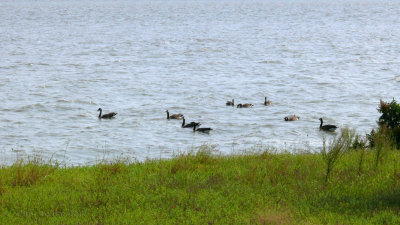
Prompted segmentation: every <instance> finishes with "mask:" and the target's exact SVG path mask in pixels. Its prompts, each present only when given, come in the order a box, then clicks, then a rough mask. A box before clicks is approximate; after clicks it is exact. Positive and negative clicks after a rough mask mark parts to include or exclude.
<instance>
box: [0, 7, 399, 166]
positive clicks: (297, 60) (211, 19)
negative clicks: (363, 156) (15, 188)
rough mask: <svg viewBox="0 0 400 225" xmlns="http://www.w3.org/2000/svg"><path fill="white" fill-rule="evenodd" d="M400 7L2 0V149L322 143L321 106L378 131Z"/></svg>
mask: <svg viewBox="0 0 400 225" xmlns="http://www.w3.org/2000/svg"><path fill="white" fill-rule="evenodd" d="M398 15H400V2H398V1H368V0H359V1H358V0H352V1H334V2H332V1H316V0H315V1H314V0H298V1H297V0H293V1H290V0H284V1H272V0H271V1H258V0H255V1H234V0H223V1H208V0H205V1H191V0H188V1H175V0H172V1H151V0H150V1H144V0H139V1H119V0H117V1H88V0H81V1H63V0H57V1H45V0H37V1H1V2H0V49H1V51H0V102H1V103H0V139H1V141H0V143H1V144H0V152H1V155H2V156H1V158H0V160H2V163H3V162H5V163H7V162H9V161H10V160H12V159H13V158H15V157H16V155H17V154H19V153H21V152H22V153H28V154H29V153H33V152H41V153H42V154H44V155H47V156H49V157H52V158H55V159H61V160H66V161H67V162H68V163H72V164H80V163H91V162H93V161H94V160H96V159H99V158H101V157H104V156H105V155H129V156H133V157H136V158H137V159H139V160H143V159H145V158H158V157H170V156H171V155H172V154H174V153H176V152H179V151H187V150H190V149H192V148H194V147H197V146H201V145H203V144H210V145H215V146H216V149H218V150H219V151H221V152H222V153H225V154H228V153H238V152H241V151H243V150H244V149H249V148H260V146H275V147H278V148H280V149H289V150H317V149H318V148H320V147H321V143H322V141H321V140H322V136H323V134H322V133H321V132H320V131H319V129H318V126H319V121H318V118H320V117H323V118H324V119H325V121H326V122H327V123H331V124H336V125H338V126H340V127H345V126H348V127H350V128H356V129H357V131H358V132H360V133H365V132H368V131H369V130H370V129H372V128H373V127H375V126H376V122H375V121H376V120H377V118H378V117H379V114H378V112H377V110H376V108H377V106H378V103H379V99H384V100H388V101H389V100H391V99H392V98H396V99H398V97H399V94H400V88H399V86H400V71H399V70H400V69H399V68H400V67H399V66H400V47H399V46H400V17H399V16H398ZM264 96H267V97H268V98H269V99H270V100H271V101H272V105H271V106H263V104H262V103H263V101H264ZM232 98H234V99H235V103H252V104H254V107H253V108H250V109H238V108H236V107H228V106H225V102H226V101H227V100H231V99H232ZM99 107H102V108H103V110H104V112H111V111H115V112H117V113H118V115H117V117H116V119H113V120H98V119H97V115H98V114H97V109H98V108H99ZM167 109H168V110H169V111H170V112H171V113H182V114H184V115H185V117H186V119H187V120H188V122H190V121H200V122H201V123H202V124H203V125H202V126H203V127H212V128H213V129H214V130H213V131H212V132H211V133H210V134H209V135H207V134H200V133H193V132H192V131H191V130H190V129H182V128H180V124H181V121H173V120H170V121H168V120H166V113H165V110H167ZM290 114H296V115H299V116H300V120H299V121H296V122H285V121H283V118H284V117H285V116H287V115H290Z"/></svg>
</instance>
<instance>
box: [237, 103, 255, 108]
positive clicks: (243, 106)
mask: <svg viewBox="0 0 400 225" xmlns="http://www.w3.org/2000/svg"><path fill="white" fill-rule="evenodd" d="M237 107H238V108H250V107H253V104H250V103H246V104H238V105H237Z"/></svg>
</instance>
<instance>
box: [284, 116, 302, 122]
mask: <svg viewBox="0 0 400 225" xmlns="http://www.w3.org/2000/svg"><path fill="white" fill-rule="evenodd" d="M299 119H300V117H299V116H296V115H291V116H285V121H296V120H299Z"/></svg>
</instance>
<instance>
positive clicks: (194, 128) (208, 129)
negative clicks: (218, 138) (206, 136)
mask: <svg viewBox="0 0 400 225" xmlns="http://www.w3.org/2000/svg"><path fill="white" fill-rule="evenodd" d="M196 127H197V126H196V125H195V126H194V127H193V132H195V131H199V132H202V133H210V130H212V129H211V128H209V127H204V128H197V129H196Z"/></svg>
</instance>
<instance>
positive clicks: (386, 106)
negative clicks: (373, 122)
mask: <svg viewBox="0 0 400 225" xmlns="http://www.w3.org/2000/svg"><path fill="white" fill-rule="evenodd" d="M378 112H380V113H382V115H381V116H380V117H379V120H378V124H379V131H378V133H386V130H387V133H388V139H390V140H393V141H394V142H395V143H396V144H397V148H399V147H400V105H399V104H398V103H397V102H396V100H394V99H393V100H392V102H390V103H389V102H384V101H382V100H381V101H380V106H379V108H378ZM383 131H384V132H383Z"/></svg>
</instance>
